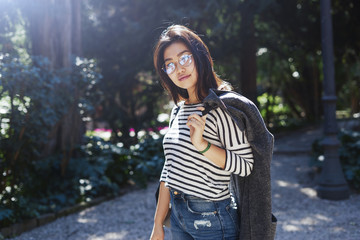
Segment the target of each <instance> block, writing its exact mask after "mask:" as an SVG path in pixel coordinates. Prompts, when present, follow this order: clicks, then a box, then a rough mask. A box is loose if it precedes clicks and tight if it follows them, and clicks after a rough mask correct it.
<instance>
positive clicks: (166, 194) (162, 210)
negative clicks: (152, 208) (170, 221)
mask: <svg viewBox="0 0 360 240" xmlns="http://www.w3.org/2000/svg"><path fill="white" fill-rule="evenodd" d="M169 203H170V191H169V189H168V188H167V187H165V183H164V182H161V183H160V190H159V198H158V204H157V207H156V212H155V217H154V224H155V225H161V226H162V225H163V222H164V220H165V217H166V215H167V213H168V211H169Z"/></svg>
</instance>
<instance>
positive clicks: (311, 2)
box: [0, 0, 360, 228]
mask: <svg viewBox="0 0 360 240" xmlns="http://www.w3.org/2000/svg"><path fill="white" fill-rule="evenodd" d="M359 13H360V2H359V1H357V0H345V1H344V0H333V1H332V20H333V32H334V35H333V37H334V67H335V85H336V95H337V102H336V104H337V105H336V116H337V119H338V120H339V121H340V120H348V119H352V120H354V119H357V120H359V119H360V118H359V117H360V115H359V114H360V113H359V112H360V105H359V101H360V89H359V86H360V55H359V52H360V14H359ZM171 24H184V25H186V26H189V27H190V28H191V29H194V30H195V31H196V32H197V33H198V34H199V35H200V36H201V37H202V39H203V40H204V42H205V43H206V44H207V45H208V47H209V49H210V52H211V54H212V57H213V59H214V64H215V70H216V72H217V73H218V74H219V75H220V76H221V78H222V79H224V80H226V81H228V82H230V83H231V84H232V85H233V87H234V88H235V91H237V92H239V93H242V94H243V95H245V96H247V97H248V98H250V99H251V100H252V101H254V102H255V103H256V104H257V105H258V107H259V109H260V112H261V114H262V116H263V118H264V120H265V122H266V124H267V126H268V128H269V129H270V131H271V132H272V133H274V134H275V136H276V135H277V134H280V133H283V132H287V131H292V130H295V129H299V128H301V127H304V126H309V125H314V124H321V123H322V121H323V104H322V92H323V79H324V76H323V62H322V48H321V18H320V0H294V1H288V0H274V1H269V0H217V1H216V0H196V1H194V0H182V1H164V0H101V1H99V0H83V1H75V0H61V1H56V0H33V1H28V0H0V124H1V131H0V170H1V171H0V228H3V227H7V226H9V225H11V224H13V223H16V222H21V221H23V220H26V219H31V218H34V217H37V216H40V215H42V214H46V213H51V212H56V211H59V210H60V209H63V208H65V207H68V206H72V205H75V204H78V203H80V202H89V201H91V200H93V199H95V198H97V197H100V196H109V195H110V196H116V195H117V194H119V193H120V192H121V189H122V188H125V187H127V186H128V185H129V184H132V185H136V186H140V187H143V186H146V184H147V183H148V181H150V180H151V179H153V180H156V179H157V178H158V176H159V173H160V171H161V169H162V164H163V161H164V157H163V152H162V146H161V143H162V136H163V134H164V132H166V128H167V126H168V120H169V119H168V117H169V115H168V114H169V113H170V110H171V108H172V103H171V101H170V98H169V96H168V95H167V94H166V93H165V92H164V90H163V89H162V88H161V86H160V84H159V82H158V77H157V76H156V74H155V71H154V67H153V63H152V52H153V47H154V44H155V42H156V40H157V38H158V37H159V35H160V33H161V32H162V31H163V30H164V29H165V28H166V27H168V26H169V25H171ZM359 131H360V129H356V128H353V129H347V130H346V131H341V132H339V139H340V140H341V142H342V147H341V148H340V151H339V154H340V160H341V162H342V167H343V171H344V175H345V177H346V179H347V181H348V183H349V185H350V186H351V188H352V189H354V190H356V189H357V190H359V189H360V157H359V156H360V133H359ZM313 155H314V157H313V159H312V160H311V161H310V160H309V162H310V164H312V165H313V166H315V167H317V168H321V162H322V161H321V160H322V149H321V145H320V144H319V142H314V154H313Z"/></svg>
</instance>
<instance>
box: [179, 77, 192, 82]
mask: <svg viewBox="0 0 360 240" xmlns="http://www.w3.org/2000/svg"><path fill="white" fill-rule="evenodd" d="M189 77H190V75H186V76H182V77H179V81H180V82H181V81H184V80H186V79H188V78H189Z"/></svg>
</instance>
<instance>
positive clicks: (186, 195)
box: [170, 188, 211, 202]
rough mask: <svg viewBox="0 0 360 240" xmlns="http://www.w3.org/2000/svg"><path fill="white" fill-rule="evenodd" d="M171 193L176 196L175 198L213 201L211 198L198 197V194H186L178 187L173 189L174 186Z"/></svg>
mask: <svg viewBox="0 0 360 240" xmlns="http://www.w3.org/2000/svg"><path fill="white" fill-rule="evenodd" d="M170 193H171V195H172V196H173V197H174V198H175V199H179V198H181V199H184V200H191V199H192V200H203V201H209V202H210V201H211V200H207V199H204V198H200V197H196V196H192V195H189V194H186V193H183V192H181V191H178V190H176V189H173V188H170Z"/></svg>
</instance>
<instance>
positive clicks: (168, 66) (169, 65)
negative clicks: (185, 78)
mask: <svg viewBox="0 0 360 240" xmlns="http://www.w3.org/2000/svg"><path fill="white" fill-rule="evenodd" d="M173 67H174V63H168V64H166V68H167V69H169V68H173Z"/></svg>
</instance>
